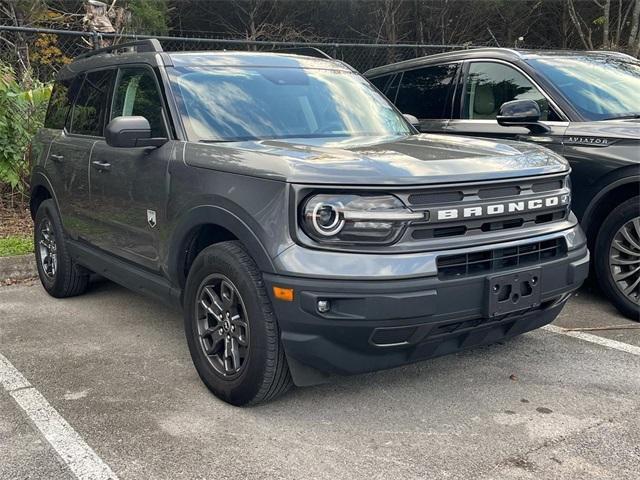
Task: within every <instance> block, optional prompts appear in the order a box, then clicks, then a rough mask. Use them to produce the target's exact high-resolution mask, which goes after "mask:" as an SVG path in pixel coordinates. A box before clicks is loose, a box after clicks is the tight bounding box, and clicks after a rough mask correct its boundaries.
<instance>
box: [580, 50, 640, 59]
mask: <svg viewBox="0 0 640 480" xmlns="http://www.w3.org/2000/svg"><path fill="white" fill-rule="evenodd" d="M587 53H600V54H603V55H611V56H612V57H620V58H627V59H629V60H638V59H637V58H636V57H634V56H633V55H629V54H628V53H624V52H616V51H615V50H587Z"/></svg>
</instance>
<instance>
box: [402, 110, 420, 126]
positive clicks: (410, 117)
mask: <svg viewBox="0 0 640 480" xmlns="http://www.w3.org/2000/svg"><path fill="white" fill-rule="evenodd" d="M402 116H403V117H404V119H405V120H406V121H407V122H409V123H410V124H411V125H413V126H414V127H416V128H418V126H419V125H420V120H418V119H417V118H416V117H415V116H414V115H411V114H410V113H403V114H402Z"/></svg>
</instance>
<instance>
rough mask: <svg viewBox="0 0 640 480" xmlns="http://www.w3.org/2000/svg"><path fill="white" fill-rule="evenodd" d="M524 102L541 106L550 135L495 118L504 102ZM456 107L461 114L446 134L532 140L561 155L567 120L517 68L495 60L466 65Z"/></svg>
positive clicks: (472, 62) (457, 115)
mask: <svg viewBox="0 0 640 480" xmlns="http://www.w3.org/2000/svg"><path fill="white" fill-rule="evenodd" d="M525 99H526V100H534V101H535V102H537V103H538V105H539V106H540V111H541V113H542V115H541V118H540V120H541V121H542V123H544V124H545V125H547V126H548V127H549V128H550V129H551V131H550V132H549V133H548V134H543V135H538V134H536V135H532V134H531V133H530V132H529V130H528V129H527V128H524V127H503V126H501V125H499V124H498V122H497V120H496V117H497V115H498V112H499V111H500V107H501V106H502V104H503V103H505V102H509V101H511V100H525ZM455 104H456V105H459V111H457V112H454V119H452V120H451V122H449V124H448V125H447V128H446V129H445V130H446V132H447V133H456V134H462V135H472V136H479V137H491V138H506V139H513V140H524V141H532V142H535V143H539V144H542V145H544V146H546V147H548V148H551V149H553V150H556V151H557V152H558V153H562V136H563V135H564V132H565V131H566V129H567V126H568V122H567V121H566V117H565V116H564V115H563V114H562V112H560V110H559V108H558V107H557V106H556V105H555V104H554V103H553V102H552V101H551V100H550V97H549V96H548V95H546V94H545V92H543V91H542V89H541V88H539V87H538V86H537V85H536V84H535V83H534V81H533V80H532V79H531V78H530V77H529V76H528V75H526V73H525V72H523V71H522V70H521V69H519V68H517V67H516V66H515V65H512V64H509V63H506V62H502V61H500V62H499V61H493V60H481V61H469V62H466V63H465V65H464V69H463V82H462V85H461V88H460V89H459V94H458V98H457V100H456V102H455ZM455 117H457V118H455Z"/></svg>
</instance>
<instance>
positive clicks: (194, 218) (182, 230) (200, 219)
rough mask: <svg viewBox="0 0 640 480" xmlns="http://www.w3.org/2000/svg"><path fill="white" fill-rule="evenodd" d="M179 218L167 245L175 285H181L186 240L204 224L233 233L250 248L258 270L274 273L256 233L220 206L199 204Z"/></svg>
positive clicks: (171, 276)
mask: <svg viewBox="0 0 640 480" xmlns="http://www.w3.org/2000/svg"><path fill="white" fill-rule="evenodd" d="M178 218H179V219H180V220H179V221H178V222H177V224H176V226H175V228H173V232H174V233H173V235H172V237H171V238H170V239H169V242H168V246H167V247H168V251H167V267H168V274H169V277H170V278H171V279H172V280H174V281H175V284H176V285H180V284H181V278H182V277H183V272H182V265H184V259H185V256H186V248H187V241H188V240H189V237H190V236H191V233H192V232H193V231H194V230H195V229H196V228H198V227H200V226H203V225H217V226H220V227H222V228H225V229H226V230H228V231H229V232H231V233H232V234H233V235H234V236H235V237H236V238H237V239H238V240H239V241H240V242H241V243H242V244H243V245H244V247H245V248H246V249H247V251H248V252H249V254H250V255H251V257H252V258H253V260H254V261H255V262H256V264H257V265H258V268H259V269H260V270H261V271H262V272H265V273H274V272H275V267H274V265H273V261H272V260H271V257H270V256H269V253H268V252H267V250H266V248H265V247H264V245H263V244H262V242H261V241H260V239H259V238H258V237H257V235H256V234H255V232H254V231H253V230H252V229H251V227H249V225H247V223H246V222H244V221H243V220H242V219H241V218H240V217H238V216H237V215H236V214H234V213H233V212H231V211H229V210H227V209H225V208H222V207H220V206H217V205H200V206H197V207H194V208H192V209H190V210H189V211H188V212H186V213H184V214H181V215H178Z"/></svg>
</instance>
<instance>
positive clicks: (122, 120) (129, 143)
mask: <svg viewBox="0 0 640 480" xmlns="http://www.w3.org/2000/svg"><path fill="white" fill-rule="evenodd" d="M105 140H106V141H107V145H109V146H110V147H118V148H135V147H159V146H161V145H164V144H165V143H166V142H167V139H166V138H152V137H151V126H150V125H149V121H148V120H147V119H146V118H144V117H136V116H130V117H116V118H114V119H113V120H111V121H110V122H109V123H108V124H107V128H106V129H105Z"/></svg>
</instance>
